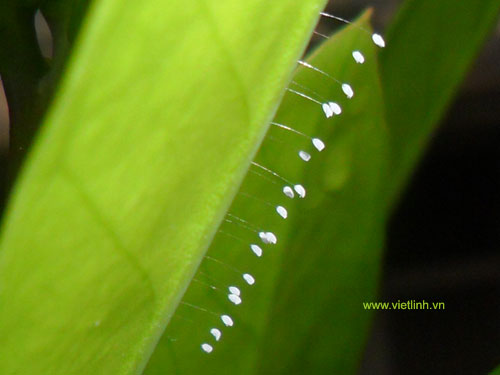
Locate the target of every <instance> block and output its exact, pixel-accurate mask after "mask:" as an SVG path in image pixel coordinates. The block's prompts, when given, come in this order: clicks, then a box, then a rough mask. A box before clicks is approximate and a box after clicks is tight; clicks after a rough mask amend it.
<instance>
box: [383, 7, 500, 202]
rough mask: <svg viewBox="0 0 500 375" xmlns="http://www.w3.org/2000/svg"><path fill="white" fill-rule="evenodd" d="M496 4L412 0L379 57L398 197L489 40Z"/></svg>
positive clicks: (391, 192) (394, 188) (393, 189)
mask: <svg viewBox="0 0 500 375" xmlns="http://www.w3.org/2000/svg"><path fill="white" fill-rule="evenodd" d="M499 9H500V2H499V1H498V0H484V1H483V0H481V1H454V0H443V1H434V0H424V1H422V0H408V1H406V2H405V4H404V6H403V8H402V9H401V11H400V13H399V14H398V16H397V18H396V20H395V21H394V23H393V24H392V26H391V28H390V30H389V32H388V36H387V39H388V41H389V43H390V45H391V48H387V49H386V50H385V51H384V53H383V54H382V56H381V73H382V88H383V90H384V94H385V95H384V96H385V100H386V103H387V105H386V112H387V121H388V126H389V129H390V133H391V150H392V153H393V155H392V157H391V164H392V166H391V171H392V172H391V173H392V176H391V180H392V183H393V186H392V187H391V189H390V190H389V198H390V199H394V198H395V197H396V196H397V193H398V192H399V191H400V189H401V188H402V187H403V186H404V182H405V179H406V178H407V177H408V174H409V173H410V171H411V170H412V168H413V166H414V165H415V163H416V160H417V158H418V157H419V155H420V154H421V153H422V151H423V150H424V148H425V145H426V143H427V140H428V138H429V135H430V134H432V129H433V128H434V127H435V126H436V124H437V122H438V121H439V120H440V118H441V117H442V115H443V113H444V111H445V109H446V107H447V105H448V103H449V102H450V100H451V98H452V96H453V94H454V93H455V92H456V90H457V88H458V86H459V84H460V82H461V81H462V79H463V76H464V74H465V73H466V71H467V69H468V68H469V66H470V65H471V63H472V62H473V61H474V57H475V56H476V54H477V53H478V50H479V48H480V47H481V45H482V43H483V41H484V39H485V37H486V36H487V34H488V33H489V32H490V31H491V29H492V27H493V25H494V23H495V21H496V20H497V15H498V11H499Z"/></svg>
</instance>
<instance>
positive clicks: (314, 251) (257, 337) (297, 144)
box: [146, 15, 387, 375]
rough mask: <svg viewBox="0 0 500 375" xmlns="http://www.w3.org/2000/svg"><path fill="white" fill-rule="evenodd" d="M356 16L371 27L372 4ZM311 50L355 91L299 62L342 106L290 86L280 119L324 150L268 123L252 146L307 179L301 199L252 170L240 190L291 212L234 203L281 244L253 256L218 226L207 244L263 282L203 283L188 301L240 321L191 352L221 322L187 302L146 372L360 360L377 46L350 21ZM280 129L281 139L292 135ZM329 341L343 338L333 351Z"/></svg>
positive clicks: (375, 245)
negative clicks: (235, 299) (333, 109)
mask: <svg viewBox="0 0 500 375" xmlns="http://www.w3.org/2000/svg"><path fill="white" fill-rule="evenodd" d="M360 26H362V27H364V28H368V29H369V28H370V25H369V17H368V15H366V16H365V17H364V18H363V19H362V21H360ZM355 49H360V50H361V51H363V53H364V55H365V56H366V59H367V62H366V63H365V64H364V65H357V64H355V62H354V60H353V58H352V55H351V54H352V51H353V50H355ZM308 61H310V62H311V63H312V64H313V65H314V66H317V67H319V68H320V69H323V70H326V71H328V72H329V73H330V74H331V75H333V76H334V77H342V78H343V79H344V78H346V80H347V81H348V82H349V83H350V84H351V85H352V86H353V87H354V88H355V97H354V98H353V99H351V100H348V99H347V98H345V96H344V94H343V93H342V90H341V87H340V85H339V84H338V83H335V82H333V81H331V80H328V79H327V78H325V77H324V76H322V75H320V74H318V73H316V72H313V71H311V70H309V69H306V68H299V69H298V70H297V72H296V74H295V76H294V78H293V80H294V81H296V82H298V83H299V84H304V85H307V87H309V88H311V89H314V90H315V91H316V92H317V93H318V94H320V95H321V96H323V97H325V98H330V99H335V100H336V101H338V103H339V104H340V105H341V106H342V108H343V114H342V115H341V116H339V117H338V118H331V119H325V116H324V115H323V112H322V111H321V108H320V107H319V106H318V105H317V104H315V103H311V102H309V101H307V100H304V99H303V98H300V97H298V96H297V95H294V94H292V93H288V94H287V95H286V96H285V98H284V100H283V102H282V104H281V106H280V109H279V111H278V113H277V116H276V119H275V121H276V122H278V123H282V124H287V125H289V126H292V127H294V128H296V129H299V130H300V131H303V132H305V133H306V134H311V135H314V136H318V137H319V138H321V139H322V140H324V141H325V143H326V149H325V150H324V151H322V152H321V153H318V152H316V151H315V150H314V148H313V147H312V145H311V143H310V141H308V140H305V139H302V138H301V137H297V136H293V135H290V134H286V133H285V134H283V130H280V129H276V128H272V129H270V131H269V134H268V140H267V141H266V142H265V144H264V145H263V147H262V150H261V152H260V153H259V154H258V155H257V157H256V162H257V163H259V164H261V165H265V166H269V167H271V168H273V169H275V170H277V171H279V172H278V173H280V174H282V175H284V176H286V177H287V178H288V179H291V180H292V181H298V182H301V183H303V184H304V186H305V187H306V189H307V192H308V193H307V197H306V199H304V200H300V199H297V198H296V199H295V200H293V201H292V200H289V199H287V198H286V197H284V195H283V194H282V193H281V188H282V185H281V184H279V185H273V184H272V183H270V182H269V181H267V180H263V179H262V178H258V177H257V178H256V177H255V176H254V175H253V174H252V173H250V174H249V176H248V177H247V179H246V180H245V182H244V184H243V186H242V188H241V191H242V192H251V193H252V192H254V195H255V196H258V197H260V198H263V199H266V200H268V201H270V202H273V203H276V204H278V203H279V204H282V205H283V206H286V207H287V209H288V210H289V219H288V220H286V221H283V220H281V219H280V218H279V217H278V216H277V215H276V214H275V213H274V212H273V210H272V209H269V208H268V207H266V206H265V205H262V204H256V202H255V201H254V200H252V199H248V198H245V197H240V196H238V197H237V199H236V201H235V204H234V205H233V206H232V207H231V209H230V211H229V212H231V213H233V214H236V215H238V216H239V217H242V218H245V219H247V220H249V221H250V222H251V223H255V224H256V225H258V226H259V227H260V228H264V229H266V230H272V231H273V232H274V233H276V234H277V236H278V244H277V245H276V246H267V247H264V256H263V257H262V258H256V257H255V256H254V255H253V254H252V253H251V251H250V249H249V248H248V246H245V245H244V244H242V243H239V242H238V241H235V240H234V239H233V238H227V236H225V235H224V234H219V235H218V236H217V237H216V241H215V243H214V244H213V246H212V247H211V248H210V250H209V252H208V255H209V256H210V257H213V258H216V259H222V260H224V262H227V263H229V264H231V265H234V266H235V267H237V268H239V269H240V270H242V271H248V272H251V273H252V274H253V275H254V276H255V278H256V280H257V283H256V285H255V286H252V287H248V286H247V287H246V288H243V300H244V303H243V304H242V305H241V306H237V307H236V308H234V309H231V308H230V306H229V307H228V303H227V302H226V300H227V299H226V297H225V296H224V295H222V294H221V293H217V292H210V290H207V288H206V287H204V286H203V285H201V286H200V285H198V284H197V283H194V284H193V287H192V288H191V290H189V291H188V293H187V294H186V297H185V301H187V302H188V303H192V304H196V305H198V306H202V307H204V308H207V309H209V310H211V311H227V310H228V309H229V313H230V315H231V316H233V317H234V320H235V327H233V328H232V329H226V330H224V332H223V340H221V342H219V343H217V345H216V349H215V351H214V353H213V354H211V355H210V356H209V357H208V356H205V355H203V354H202V353H201V352H200V354H198V355H197V356H196V360H189V359H188V358H190V357H191V356H192V353H193V352H194V353H197V352H198V351H199V345H200V343H202V342H204V341H203V340H208V339H209V333H208V330H209V328H210V327H213V326H216V327H217V326H219V327H220V326H221V324H220V321H219V319H218V317H212V316H210V315H209V314H200V313H198V312H196V311H193V309H192V308H190V307H186V306H180V308H179V312H178V313H179V315H180V316H181V318H179V319H174V320H173V321H172V326H171V327H169V329H167V331H166V333H165V336H164V337H163V340H162V341H161V342H160V344H159V346H158V347H157V350H156V352H155V353H154V354H153V357H152V360H151V362H150V364H149V366H148V368H147V369H146V374H148V375H153V374H154V375H160V374H198V373H200V374H201V373H203V374H218V373H223V374H229V373H237V374H304V373H309V372H310V373H314V374H316V373H322V371H324V372H325V373H331V372H332V371H333V370H337V371H338V372H339V373H348V372H352V370H353V368H354V366H356V363H357V361H358V360H359V356H360V352H361V350H362V346H363V345H362V344H363V335H361V334H360V332H363V331H366V328H367V325H368V323H369V318H370V314H367V313H366V312H364V311H363V310H362V308H361V301H362V300H364V299H365V300H366V299H368V298H369V297H370V296H372V295H373V293H374V292H375V288H376V280H377V278H376V276H377V272H378V262H379V260H380V251H381V248H382V242H381V241H382V230H383V226H384V220H383V216H382V215H383V212H384V211H383V210H382V208H383V207H381V206H380V204H379V202H381V199H380V197H381V195H382V193H383V191H384V190H383V188H384V174H385V171H386V165H387V152H386V150H387V147H386V145H385V142H386V139H387V132H386V127H385V125H384V120H383V117H384V116H383V105H382V102H381V98H382V93H381V90H380V85H379V82H378V77H377V63H376V53H375V47H374V46H373V43H372V42H371V39H370V37H369V35H367V34H366V33H364V32H362V31H360V29H359V28H356V27H349V28H347V29H345V30H344V31H342V32H340V33H338V34H336V35H335V37H334V38H332V39H330V40H329V41H328V42H327V43H324V44H323V45H322V46H321V48H320V49H319V50H318V51H317V52H316V53H314V54H313V56H312V57H311V58H310V59H309V60H308ZM291 87H292V88H293V87H294V86H293V85H292V86H291ZM295 88H297V87H295ZM298 89H299V91H300V90H301V89H300V88H298ZM339 99H340V100H339ZM270 138H272V139H270ZM273 139H284V140H285V142H286V144H282V143H279V142H276V141H274V140H273ZM300 149H306V150H307V151H308V152H309V153H310V154H311V155H312V159H311V161H310V162H308V163H304V162H302V161H301V160H300V159H299V158H298V157H297V156H296V152H297V150H300ZM221 230H222V231H224V232H225V233H232V234H236V235H237V236H239V237H240V238H243V239H244V240H245V241H247V242H248V243H251V242H252V241H255V237H256V236H255V234H254V233H250V234H248V231H246V232H247V233H245V230H240V231H238V228H237V227H235V226H234V225H230V224H227V223H225V224H223V226H222V228H221ZM201 271H202V274H200V275H198V276H196V278H197V279H200V280H203V275H205V274H208V275H213V277H214V278H216V280H217V285H232V284H234V283H236V284H237V285H244V283H243V284H242V283H241V282H240V280H241V278H239V277H238V276H237V275H235V274H234V273H232V272H228V271H227V270H225V269H224V268H221V267H220V266H219V265H217V264H213V262H211V261H210V260H205V261H204V262H203V264H202V267H201ZM193 321H194V322H196V323H195V324H193ZM313 337H314V338H315V339H311V338H313ZM172 338H177V341H174V342H172V341H171V339H172ZM332 347H334V348H336V349H337V350H336V351H335V352H332V351H331V348H332ZM195 355H196V354H195Z"/></svg>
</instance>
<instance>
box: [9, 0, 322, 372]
mask: <svg viewBox="0 0 500 375" xmlns="http://www.w3.org/2000/svg"><path fill="white" fill-rule="evenodd" d="M324 3H325V1H324V0H308V1H302V2H296V1H293V0H284V1H280V2H272V3H269V2H267V1H263V0H246V1H237V2H235V1H231V0H216V1H213V0H212V1H208V0H206V1H198V2H185V1H180V0H168V1H167V0H146V1H140V2H126V3H124V2H121V1H115V0H103V1H98V2H95V3H94V4H93V6H92V7H91V9H90V10H89V16H88V17H87V19H86V21H85V24H84V27H83V30H82V34H81V38H80V39H79V41H78V43H77V45H76V48H75V51H74V54H73V55H72V58H71V61H70V63H69V67H68V71H67V73H66V74H65V77H64V79H63V83H62V85H61V87H60V89H59V92H58V95H57V98H56V100H55V102H54V103H53V105H52V108H51V110H50V113H49V115H48V116H47V118H46V120H45V121H44V124H43V126H42V131H41V133H40V134H39V136H38V139H37V140H36V144H35V147H34V150H33V151H32V152H31V155H30V157H29V160H28V161H27V164H26V165H25V168H24V171H23V173H22V176H21V178H20V181H19V182H18V184H17V187H16V189H15V192H14V196H13V197H12V201H11V203H10V208H9V212H8V215H7V218H6V221H5V223H4V227H3V231H2V238H1V244H0V373H2V374H13V373H16V374H30V375H31V374H51V375H57V374H64V375H69V374H117V375H119V374H136V373H140V372H141V371H142V368H143V366H144V365H145V362H146V361H147V359H148V358H149V355H150V353H151V351H152V350H153V348H154V346H155V344H156V341H157V340H158V338H159V336H160V335H161V333H162V331H163V329H164V327H165V326H166V324H167V322H168V321H169V319H170V317H171V315H172V313H173V311H174V309H175V307H176V306H177V303H178V302H179V299H180V297H181V296H182V294H183V292H184V291H185V289H186V287H187V285H188V283H189V282H190V280H191V277H192V275H193V273H194V271H195V270H196V268H197V267H198V265H199V263H200V260H201V258H202V256H203V254H204V252H205V251H206V249H207V247H208V245H209V243H210V242H211V240H212V237H213V234H214V231H215V230H216V228H217V226H218V225H219V223H220V221H221V219H222V217H223V216H224V214H225V212H226V210H227V207H228V205H229V203H230V202H231V200H232V197H233V195H234V193H235V191H236V189H237V187H238V185H239V184H240V181H241V179H242V177H243V175H244V173H245V171H246V169H247V167H248V164H249V162H250V160H251V159H252V158H253V155H254V153H255V150H256V148H257V146H258V144H259V142H260V141H261V139H262V137H263V135H264V133H265V130H266V128H267V126H268V121H269V119H270V118H271V116H272V114H273V112H274V111H275V108H276V107H277V103H278V101H279V99H280V97H281V95H282V90H283V87H284V85H285V82H287V81H288V79H289V76H290V74H291V71H292V69H293V67H294V64H295V61H296V59H297V57H298V56H299V55H300V54H301V53H302V51H303V49H304V48H305V45H306V43H307V40H308V38H309V36H310V34H311V32H312V29H313V27H314V25H315V22H316V19H317V17H318V12H319V11H320V10H321V7H322V6H323V5H324ZM255 20H259V22H255ZM285 29H289V30H290V32H286V33H284V32H283V30H285Z"/></svg>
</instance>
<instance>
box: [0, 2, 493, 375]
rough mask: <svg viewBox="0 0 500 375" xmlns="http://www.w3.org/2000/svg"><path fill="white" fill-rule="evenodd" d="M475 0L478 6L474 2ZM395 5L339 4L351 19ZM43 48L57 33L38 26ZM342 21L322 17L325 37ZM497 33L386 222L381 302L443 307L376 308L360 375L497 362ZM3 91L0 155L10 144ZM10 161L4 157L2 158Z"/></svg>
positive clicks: (472, 370) (471, 370)
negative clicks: (370, 8)
mask: <svg viewBox="0 0 500 375" xmlns="http://www.w3.org/2000/svg"><path fill="white" fill-rule="evenodd" d="M468 1H478V0H468ZM399 3H400V2H399V1H395V0H372V1H365V0H335V1H331V4H330V6H329V8H328V10H327V11H329V12H331V13H334V14H336V15H338V16H342V17H345V18H348V19H353V18H355V17H356V15H358V14H359V12H360V11H361V10H362V9H364V8H366V7H367V6H369V5H370V6H373V7H374V8H375V21H374V24H375V27H376V29H377V30H378V31H381V32H383V30H384V29H385V27H386V25H387V24H388V23H389V22H390V20H391V18H392V16H393V14H394V11H395V10H396V9H397V6H398V5H399ZM37 22H38V28H39V31H40V33H39V34H40V40H41V44H42V50H43V51H44V53H45V54H47V55H50V53H51V50H50V49H51V48H50V34H49V32H48V30H47V29H46V28H45V27H44V25H43V22H41V21H40V19H38V20H37ZM333 27H335V23H334V22H331V21H324V20H323V21H322V23H321V24H320V26H319V28H318V31H320V32H325V33H328V32H331V31H332V30H333ZM499 103H500V28H497V29H496V30H495V32H494V34H493V35H492V36H491V38H490V40H489V41H488V43H487V44H486V46H485V47H484V48H483V51H482V53H481V55H480V56H479V58H478V59H477V61H476V62H475V64H474V66H473V68H472V69H471V72H470V73H469V75H468V77H467V79H466V81H465V82H464V83H463V85H462V87H461V89H460V91H459V93H458V96H457V98H456V100H455V101H454V103H453V104H452V106H451V108H450V109H449V111H448V114H447V116H446V118H445V120H444V121H443V122H442V123H441V124H440V126H439V129H438V131H437V132H436V133H435V134H434V136H433V139H432V140H431V143H430V145H429V147H428V149H427V151H426V152H425V155H424V158H423V160H422V162H421V163H420V166H419V167H418V168H417V170H416V171H415V174H414V176H413V178H412V179H411V181H410V183H409V186H408V187H407V189H406V191H405V192H404V194H403V196H402V197H401V201H400V203H399V205H398V206H397V208H396V210H395V212H394V213H393V215H392V219H391V221H390V223H389V225H388V229H387V236H388V246H387V249H386V256H385V261H384V270H383V277H382V281H381V290H380V295H379V297H378V300H380V301H397V300H401V301H407V300H422V299H425V300H426V301H443V302H445V303H446V310H445V311H418V310H415V311H408V310H406V311H405V310H399V311H395V310H394V311H378V312H377V313H376V318H375V323H374V326H373V330H372V332H371V335H370V338H369V341H368V344H367V348H366V351H365V356H364V359H363V363H362V370H361V373H362V374H363V375H365V374H366V375H367V374H388V375H392V374H406V375H412V374H428V375H432V374H436V375H437V374H439V375H443V374H466V375H468V374H471V375H476V374H486V373H487V372H488V371H490V370H491V369H492V368H493V367H495V366H496V365H499V364H500V345H499V344H500V252H499V251H498V250H499V244H500V231H499V230H498V228H500V147H499V146H500V105H499ZM7 129H8V116H7V106H6V103H5V98H4V97H3V90H1V87H0V151H1V155H5V150H6V147H7V144H8V130H7ZM4 160H5V159H4Z"/></svg>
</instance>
